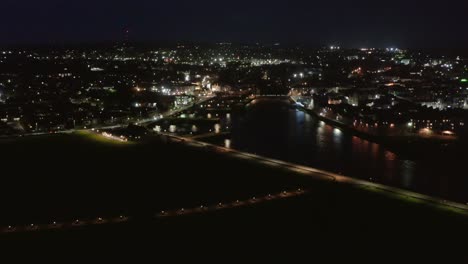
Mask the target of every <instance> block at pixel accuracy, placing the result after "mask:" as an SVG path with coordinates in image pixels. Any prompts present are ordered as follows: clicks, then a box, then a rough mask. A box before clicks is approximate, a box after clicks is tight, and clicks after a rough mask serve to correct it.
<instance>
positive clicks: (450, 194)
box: [220, 99, 468, 203]
mask: <svg viewBox="0 0 468 264" xmlns="http://www.w3.org/2000/svg"><path fill="white" fill-rule="evenodd" d="M231 122H232V129H231V137H230V139H231V147H232V148H234V149H237V150H241V151H247V152H251V153H256V154H259V155H263V156H267V157H272V158H277V159H281V160H285V161H289V162H294V163H299V164H304V165H308V166H311V167H315V168H318V169H323V170H328V171H332V172H336V173H340V174H343V175H346V176H350V177H354V178H359V179H365V180H369V181H373V182H378V183H383V184H385V185H390V186H395V187H400V188H404V189H408V190H412V191H416V192H419V193H423V194H428V195H434V196H437V197H441V198H446V199H449V200H453V201H458V202H463V203H466V202H467V201H468V196H467V194H466V187H467V186H468V180H467V179H466V177H465V175H464V174H463V172H464V162H463V159H466V158H464V157H463V156H458V157H457V156H446V157H445V158H444V157H441V155H437V153H433V154H432V153H428V154H427V155H425V156H424V157H418V158H417V159H410V158H407V157H405V155H401V154H395V153H393V152H391V151H388V150H386V149H385V148H384V147H382V146H380V145H378V144H376V143H372V142H369V141H366V140H363V139H360V138H358V137H356V136H353V135H351V134H349V133H348V132H345V131H341V130H339V129H337V128H333V127H332V126H329V125H327V124H325V123H324V122H322V121H319V120H317V119H316V118H315V117H313V116H311V115H309V114H306V113H304V112H303V111H300V110H298V109H296V108H294V107H292V106H291V105H290V103H289V102H288V101H287V100H277V99H257V100H254V101H253V102H252V103H251V104H249V105H248V106H246V109H245V111H242V112H240V113H235V114H233V115H232V120H231ZM220 143H221V142H220Z"/></svg>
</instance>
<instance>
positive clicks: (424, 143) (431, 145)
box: [298, 107, 462, 159]
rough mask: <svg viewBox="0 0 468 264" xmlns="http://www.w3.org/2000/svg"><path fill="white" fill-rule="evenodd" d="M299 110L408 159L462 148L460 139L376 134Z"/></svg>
mask: <svg viewBox="0 0 468 264" xmlns="http://www.w3.org/2000/svg"><path fill="white" fill-rule="evenodd" d="M298 108H299V109H300V110H301V111H304V112H305V113H307V114H310V115H312V116H314V117H315V118H317V119H318V120H320V121H323V122H325V123H326V124H328V125H331V126H333V127H336V128H339V129H340V130H343V131H346V132H347V133H350V134H352V135H354V136H356V137H359V138H361V139H364V140H367V141H370V142H373V143H377V144H379V145H381V146H383V147H385V148H386V149H388V150H390V151H392V152H395V153H397V154H399V155H401V156H402V157H406V158H410V159H418V158H420V157H421V156H423V157H425V156H426V155H427V154H428V153H431V154H432V155H453V156H459V155H460V153H459V152H460V151H462V149H461V148H460V146H457V143H460V141H457V140H452V139H450V140H443V139H438V138H425V137H419V136H414V137H410V136H377V135H373V134H369V133H366V132H363V131H360V130H357V129H355V128H354V127H351V126H349V125H346V124H344V123H341V122H338V121H336V120H333V119H330V118H327V117H325V116H322V115H319V114H318V113H317V112H315V111H314V110H311V109H307V108H304V107H298Z"/></svg>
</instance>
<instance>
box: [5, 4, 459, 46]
mask: <svg viewBox="0 0 468 264" xmlns="http://www.w3.org/2000/svg"><path fill="white" fill-rule="evenodd" d="M430 2H435V1H429V0H426V1H423V0H415V1H411V0H406V1H400V0H395V1H359V0H357V1H348V0H346V1H345V0H325V1H312V0H309V1H297V0H287V1H273V0H270V1H264V0H249V1H246V0H237V1H223V0H218V1H212V0H198V1H185V0H170V1H169V0H167V1H159V0H153V1H149V0H128V1H119V0H115V1H110V0H94V1H91V0H68V1H64V0H62V1H58V0H2V1H1V11H2V12H1V13H0V45H5V44H6V45H11V44H36V43H85V42H86V43H87V42H106V41H120V40H123V39H124V33H123V32H124V29H125V28H129V29H130V34H129V36H130V40H131V41H165V42H167V41H169V42H173V41H197V42H218V41H229V42H243V43H252V42H262V43H273V42H281V43H294V44H295V43H301V44H311V45H328V44H339V45H342V46H345V47H389V46H394V47H405V48H406V47H419V48H463V47H467V48H468V19H467V16H466V13H467V11H468V1H466V0H463V1H461V0H460V1H453V0H445V1H437V3H430Z"/></svg>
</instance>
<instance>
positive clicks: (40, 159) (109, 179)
mask: <svg viewBox="0 0 468 264" xmlns="http://www.w3.org/2000/svg"><path fill="white" fill-rule="evenodd" d="M0 148H1V152H0V153H1V154H0V155H1V161H2V178H1V181H2V184H1V185H0V188H1V190H0V193H1V205H2V206H1V208H2V217H1V219H0V226H4V225H10V224H27V223H31V222H34V223H48V222H50V221H52V220H57V221H60V220H70V219H75V218H86V217H90V218H91V217H96V216H103V217H105V216H107V215H116V214H125V215H131V216H133V221H131V222H129V223H127V224H120V225H110V226H100V227H92V228H77V229H76V230H68V231H54V232H50V231H47V232H38V233H25V234H9V235H4V237H2V238H4V239H11V240H16V241H22V240H23V239H26V238H27V239H33V240H36V239H41V238H45V237H46V238H47V239H54V238H60V239H78V240H80V239H85V240H86V239H90V238H91V237H95V236H98V237H102V236H109V234H115V233H116V232H117V233H119V236H121V237H120V238H122V239H123V238H131V240H132V239H133V240H134V239H138V238H137V237H138V236H137V235H136V234H140V235H142V236H143V237H147V236H152V235H154V236H158V237H161V238H164V239H167V241H172V243H176V242H175V241H177V240H175V238H174V234H177V237H184V239H185V238H186V239H188V240H187V241H189V240H190V239H194V237H199V236H208V234H212V235H211V237H212V239H213V241H214V240H216V241H223V239H226V240H228V238H229V239H230V238H233V239H242V238H245V239H247V238H248V240H249V241H250V242H252V241H251V240H252V239H258V240H259V241H265V239H267V240H269V239H284V240H283V242H285V241H288V242H287V243H286V244H288V243H291V242H292V241H296V242H297V243H298V244H299V241H302V240H303V239H304V238H306V239H308V240H312V241H309V243H312V242H318V241H327V242H326V243H335V244H334V245H333V247H338V246H340V247H350V246H358V245H354V244H353V243H354V242H353V241H354V240H356V241H367V242H369V241H376V242H377V241H380V242H383V241H399V242H397V243H409V244H413V245H426V246H428V247H432V246H435V247H436V246H438V245H442V244H443V245H450V246H452V247H453V250H454V251H455V248H456V249H457V250H458V247H459V246H461V248H463V246H464V245H465V243H463V242H462V243H459V242H457V241H459V240H460V241H463V240H464V239H466V236H467V235H468V217H467V216H466V215H465V214H462V213H460V212H454V211H450V210H447V209H445V208H438V207H435V206H431V205H427V204H421V203H419V202H417V201H413V200H411V199H405V198H403V197H396V196H393V195H388V194H387V193H381V192H379V191H378V190H370V189H362V188H355V187H351V186H347V185H338V184H335V183H329V182H318V181H315V180H311V179H310V178H307V177H305V176H300V175H295V174H292V173H291V172H289V171H286V170H282V169H272V168H268V167H264V166H262V165H258V164H256V163H253V162H250V161H243V160H242V161H241V160H237V159H233V158H228V157H225V156H223V155H220V154H217V153H212V152H210V151H208V150H206V151H205V150H198V149H192V148H190V147H187V146H183V145H181V144H177V143H164V142H162V141H161V140H159V139H157V138H154V139H153V138H150V139H148V140H147V141H145V142H139V143H122V142H119V141H112V140H109V139H103V138H102V137H101V136H99V135H94V134H91V133H87V132H81V133H75V134H71V135H53V136H44V137H31V138H21V139H15V140H0ZM293 188H304V189H307V190H309V194H308V195H305V196H301V197H296V198H291V199H286V200H280V201H275V202H268V203H264V204H259V205H255V206H252V207H244V208H238V209H229V210H223V211H218V212H213V213H206V214H200V215H193V216H181V217H175V218H167V219H164V220H155V219H154V218H153V217H152V216H153V215H154V213H155V212H159V211H160V210H169V209H175V208H181V207H185V208H189V207H192V206H193V207H194V206H199V205H200V204H205V205H206V204H216V203H218V202H228V201H233V200H236V199H244V198H249V197H252V196H260V195H266V194H268V193H275V192H280V191H282V190H288V189H293ZM143 234H145V235H143ZM0 236H1V235H0ZM110 237H113V236H111V235H110V236H109V238H110ZM133 240H132V241H133ZM280 241H281V240H280ZM127 242H128V241H127ZM244 242H246V241H244ZM283 242H281V243H283ZM168 243H169V242H168ZM194 243H196V242H194ZM306 243H308V242H306ZM300 244H301V245H304V244H302V243H300ZM168 245H170V244H168ZM396 246H401V244H397V245H396ZM330 247H331V246H330ZM389 250H391V249H389ZM455 252H457V255H453V252H452V256H457V257H464V256H465V253H464V251H455ZM434 253H436V252H434ZM439 253H440V252H439ZM394 254H396V253H394Z"/></svg>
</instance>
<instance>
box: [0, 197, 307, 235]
mask: <svg viewBox="0 0 468 264" xmlns="http://www.w3.org/2000/svg"><path fill="white" fill-rule="evenodd" d="M307 192H308V191H307V190H305V189H303V188H299V189H295V190H284V191H282V192H280V193H274V194H268V195H262V196H252V197H251V198H249V199H243V200H240V199H239V200H235V201H230V202H223V201H220V202H218V203H214V204H211V205H199V206H197V207H192V208H178V209H171V210H162V211H160V212H157V213H155V214H154V217H155V218H157V219H158V218H166V217H177V216H184V215H193V214H203V213H209V212H214V211H220V210H227V209H233V208H240V207H247V206H253V205H256V204H261V203H266V202H271V201H275V200H280V199H288V198H292V197H297V196H300V195H304V194H306V193H307ZM132 219H135V217H132V216H127V215H120V216H113V217H102V216H97V217H96V216H95V217H80V218H76V219H74V220H72V221H68V222H56V221H53V220H52V221H50V222H49V223H47V224H36V223H31V224H29V225H8V226H4V227H0V234H2V233H4V234H8V233H22V232H35V231H45V230H64V229H70V228H77V227H86V226H94V225H104V224H118V223H125V222H128V221H131V220H132Z"/></svg>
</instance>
